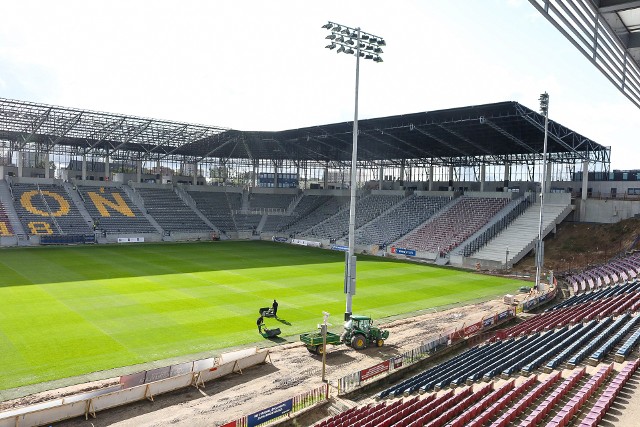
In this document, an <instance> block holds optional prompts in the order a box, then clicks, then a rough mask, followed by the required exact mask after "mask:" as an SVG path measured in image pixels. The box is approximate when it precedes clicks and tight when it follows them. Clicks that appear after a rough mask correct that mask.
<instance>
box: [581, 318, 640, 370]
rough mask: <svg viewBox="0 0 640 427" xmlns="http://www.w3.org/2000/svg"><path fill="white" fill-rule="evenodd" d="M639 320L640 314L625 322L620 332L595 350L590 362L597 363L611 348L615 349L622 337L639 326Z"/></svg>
mask: <svg viewBox="0 0 640 427" xmlns="http://www.w3.org/2000/svg"><path fill="white" fill-rule="evenodd" d="M623 317H624V316H623ZM639 321H640V316H635V317H631V318H630V319H629V320H628V321H627V322H626V323H624V325H623V326H622V328H620V330H619V331H618V332H616V333H615V334H614V335H613V336H612V337H611V338H609V339H608V340H607V342H605V343H604V344H602V346H601V347H600V348H598V349H597V350H596V351H594V352H593V353H592V354H591V356H589V362H590V363H592V364H593V365H596V364H597V363H598V362H600V361H602V359H603V358H604V357H605V356H606V355H607V354H609V353H610V352H611V350H613V346H615V345H616V344H618V343H619V342H620V341H622V338H624V337H625V336H626V335H627V334H629V332H631V331H632V330H633V329H634V328H636V327H637V325H638V322H639Z"/></svg>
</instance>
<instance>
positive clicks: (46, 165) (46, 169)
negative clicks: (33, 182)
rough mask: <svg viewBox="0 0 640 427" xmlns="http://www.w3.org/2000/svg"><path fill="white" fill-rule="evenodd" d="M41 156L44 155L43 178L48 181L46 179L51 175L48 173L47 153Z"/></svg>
mask: <svg viewBox="0 0 640 427" xmlns="http://www.w3.org/2000/svg"><path fill="white" fill-rule="evenodd" d="M43 154H44V162H43V163H44V177H45V178H47V179H48V178H50V175H51V173H50V171H49V162H50V160H49V152H48V151H45V152H44V153H43Z"/></svg>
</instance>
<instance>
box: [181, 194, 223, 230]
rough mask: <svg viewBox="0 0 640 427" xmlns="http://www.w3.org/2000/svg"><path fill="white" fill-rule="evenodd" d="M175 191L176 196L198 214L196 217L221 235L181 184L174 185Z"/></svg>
mask: <svg viewBox="0 0 640 427" xmlns="http://www.w3.org/2000/svg"><path fill="white" fill-rule="evenodd" d="M175 191H176V194H177V195H178V197H179V198H180V199H181V200H182V201H183V202H184V203H185V204H186V205H187V206H189V207H190V208H191V210H192V211H194V212H195V213H196V215H198V217H199V218H200V219H201V220H202V221H204V223H205V224H207V225H208V226H209V227H211V228H212V229H213V230H214V231H215V232H216V233H218V236H221V235H222V233H221V232H220V230H219V229H218V227H216V226H215V225H214V224H213V223H212V222H211V221H209V218H207V217H206V216H205V215H204V214H203V213H202V212H200V209H198V207H197V206H196V202H195V201H194V200H193V197H191V196H190V195H189V193H187V192H186V191H185V190H184V188H183V187H182V186H181V185H178V186H176V187H175Z"/></svg>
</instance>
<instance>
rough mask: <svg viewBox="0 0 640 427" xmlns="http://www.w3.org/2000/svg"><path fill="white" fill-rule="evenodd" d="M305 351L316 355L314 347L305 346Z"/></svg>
mask: <svg viewBox="0 0 640 427" xmlns="http://www.w3.org/2000/svg"><path fill="white" fill-rule="evenodd" d="M307 351H308V352H309V353H311V354H317V352H316V347H312V346H309V345H308V346H307Z"/></svg>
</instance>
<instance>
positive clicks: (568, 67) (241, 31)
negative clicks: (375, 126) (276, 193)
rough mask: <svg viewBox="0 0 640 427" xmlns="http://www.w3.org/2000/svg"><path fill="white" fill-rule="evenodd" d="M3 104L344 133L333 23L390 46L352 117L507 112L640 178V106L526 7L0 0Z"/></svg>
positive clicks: (364, 78)
mask: <svg viewBox="0 0 640 427" xmlns="http://www.w3.org/2000/svg"><path fill="white" fill-rule="evenodd" d="M0 13H1V14H2V23H1V24H0V97H5V98H12V99H19V100H25V101H33V102H42V103H47V104H53V105H60V106H65V107H74V108H82V109H92V110H97V111H105V112H111V113H119V114H130V115H136V116H143V117H152V118H157V119H169V120H177V121H186V122H192V123H202V124H207V125H216V126H222V127H228V128H234V129H240V130H282V129H291V128H299V127H305V126H311V125H316V124H327V123H335V122H343V121H351V120H353V107H354V106H353V100H354V87H355V58H354V57H353V56H348V55H344V54H339V55H337V54H336V53H335V51H329V50H328V49H325V48H324V46H325V45H326V44H327V41H326V40H324V37H325V36H326V35H327V34H328V32H327V30H325V29H322V28H320V27H321V26H322V25H323V24H324V23H326V22H327V21H329V20H331V21H334V22H338V23H341V24H344V25H348V26H351V27H356V26H360V27H361V28H362V30H363V31H366V32H369V33H373V34H376V35H379V36H382V37H384V39H385V40H386V42H387V46H386V48H384V54H383V59H384V63H380V64H377V63H374V62H372V61H364V62H363V63H362V64H361V70H360V71H361V72H360V118H372V117H381V116H388V115H395V114H403V113H414V112H418V111H431V110H438V109H443V108H455V107H462V106H468V105H477V104H484V103H492V102H500V101H518V102H520V103H521V104H523V105H525V106H527V107H529V108H531V109H533V110H538V96H539V94H540V93H542V92H544V91H547V92H548V93H549V95H550V108H549V115H550V118H551V119H553V120H555V121H557V122H559V123H561V124H563V125H565V126H567V127H569V128H571V129H573V130H574V131H576V132H578V133H581V134H583V135H585V136H587V137H589V138H591V139H592V140H594V141H595V142H597V143H599V144H602V145H605V146H611V147H612V168H615V169H634V168H640V158H638V157H639V156H637V154H638V152H639V150H638V148H637V147H638V142H639V141H638V140H639V138H638V130H639V129H640V109H638V108H637V107H635V106H634V105H633V104H632V103H631V102H630V101H629V100H627V98H626V97H625V96H624V95H622V94H621V93H620V92H619V91H618V90H617V89H616V88H614V87H613V85H611V84H610V83H609V81H608V80H607V79H606V78H605V77H604V76H603V75H602V74H600V72H599V71H598V70H596V69H595V68H594V67H593V66H592V65H591V64H590V63H589V62H588V61H587V60H586V59H585V58H584V57H583V56H582V54H581V53H579V52H578V51H577V50H576V49H575V48H574V47H573V46H572V45H571V44H570V42H569V41H567V40H566V39H565V38H564V36H562V35H561V34H560V33H559V32H558V31H557V30H556V29H555V28H554V27H553V26H552V25H551V24H550V23H549V22H547V21H546V19H544V18H543V17H542V16H541V15H540V14H539V13H538V12H537V10H536V9H535V8H534V7H533V6H531V5H530V4H529V2H528V1H527V0H446V1H442V0H439V1H435V0H422V1H420V0H415V1H402V0H398V1H390V0H381V1H378V0H366V1H345V0H342V1H337V0H335V1H334V0H323V1H316V2H310V1H302V0H297V1H294V0H286V1H284V0H280V1H276V0H271V1H267V0H262V1H257V0H229V1H226V2H221V1H205V0H202V1H192V0H180V1H164V0H154V1H142V0H139V1H134V0H127V1H124V0H109V1H86V0H84V1H71V0H57V1H50V0H49V1H46V0H42V1H35V0H20V1H14V0H0Z"/></svg>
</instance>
